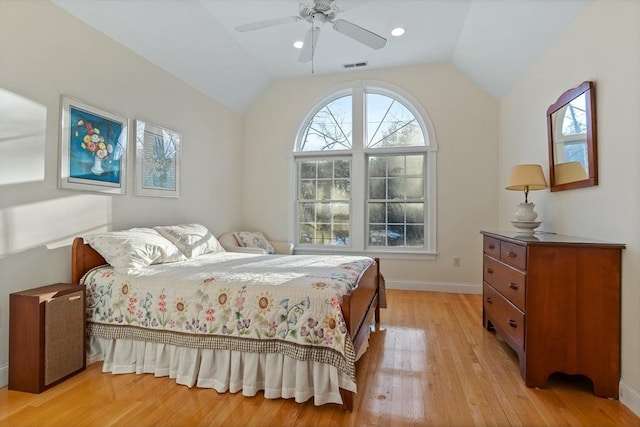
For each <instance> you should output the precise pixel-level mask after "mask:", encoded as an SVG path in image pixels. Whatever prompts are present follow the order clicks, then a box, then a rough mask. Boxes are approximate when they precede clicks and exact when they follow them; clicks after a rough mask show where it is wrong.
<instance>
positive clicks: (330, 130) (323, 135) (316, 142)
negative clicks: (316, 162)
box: [300, 95, 353, 151]
mask: <svg viewBox="0 0 640 427" xmlns="http://www.w3.org/2000/svg"><path fill="white" fill-rule="evenodd" d="M352 120H353V119H352V114H351V95H349V96H343V97H341V98H338V99H336V100H334V101H332V102H330V103H328V104H327V105H325V106H324V107H323V108H321V109H320V111H318V112H317V113H316V115H315V116H313V118H312V119H311V120H310V121H309V123H308V124H307V126H306V128H305V131H304V134H303V137H302V140H301V142H300V151H323V150H349V149H351V145H352V144H351V133H352V131H351V129H352V126H353V123H352Z"/></svg>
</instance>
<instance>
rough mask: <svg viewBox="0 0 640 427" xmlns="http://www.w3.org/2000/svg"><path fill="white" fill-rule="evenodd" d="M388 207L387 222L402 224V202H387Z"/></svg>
mask: <svg viewBox="0 0 640 427" xmlns="http://www.w3.org/2000/svg"><path fill="white" fill-rule="evenodd" d="M387 208H388V216H387V222H388V223H399V224H404V203H389V205H388V206H387Z"/></svg>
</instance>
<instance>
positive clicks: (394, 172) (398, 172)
mask: <svg viewBox="0 0 640 427" xmlns="http://www.w3.org/2000/svg"><path fill="white" fill-rule="evenodd" d="M404 159H405V158H404V156H398V157H388V158H387V166H388V171H389V176H404V174H405V169H404Z"/></svg>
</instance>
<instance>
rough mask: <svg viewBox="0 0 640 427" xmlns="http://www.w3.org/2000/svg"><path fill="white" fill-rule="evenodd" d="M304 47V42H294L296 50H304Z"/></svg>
mask: <svg viewBox="0 0 640 427" xmlns="http://www.w3.org/2000/svg"><path fill="white" fill-rule="evenodd" d="M302 45H304V42H303V41H300V40H298V41H296V42H293V47H295V48H296V49H302Z"/></svg>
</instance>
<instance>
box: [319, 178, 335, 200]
mask: <svg viewBox="0 0 640 427" xmlns="http://www.w3.org/2000/svg"><path fill="white" fill-rule="evenodd" d="M331 190H333V182H332V181H318V193H317V196H316V197H317V199H318V200H329V199H331Z"/></svg>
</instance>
